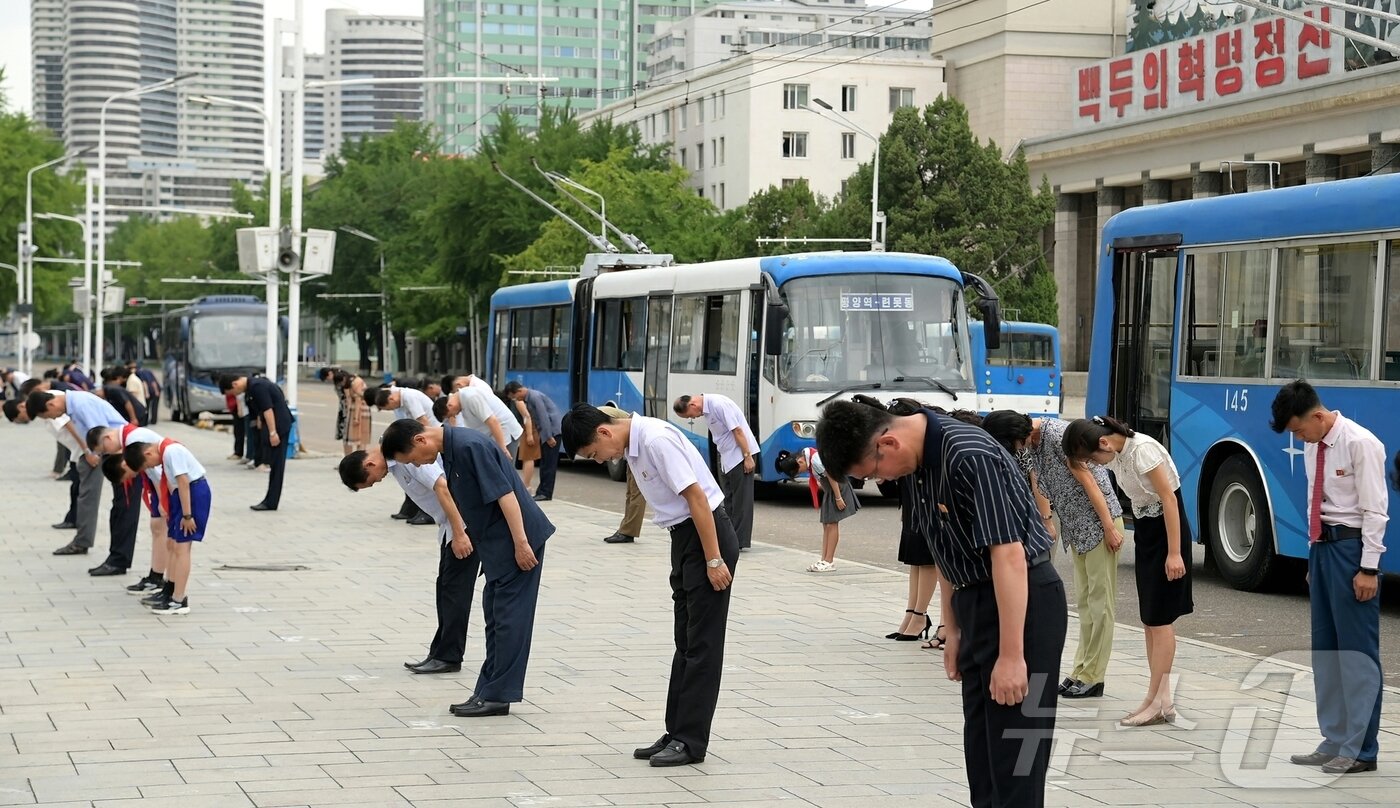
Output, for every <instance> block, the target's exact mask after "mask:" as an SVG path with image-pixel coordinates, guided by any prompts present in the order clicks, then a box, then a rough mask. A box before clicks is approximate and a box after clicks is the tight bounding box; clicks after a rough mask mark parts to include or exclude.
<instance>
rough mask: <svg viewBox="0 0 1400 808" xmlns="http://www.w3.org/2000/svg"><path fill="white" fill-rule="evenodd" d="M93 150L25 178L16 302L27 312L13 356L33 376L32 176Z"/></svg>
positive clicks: (57, 161)
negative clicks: (30, 347)
mask: <svg viewBox="0 0 1400 808" xmlns="http://www.w3.org/2000/svg"><path fill="white" fill-rule="evenodd" d="M90 151H92V147H91V146H88V147H87V148H85V149H80V150H78V151H76V152H68V153H67V154H64V155H63V156H62V157H56V158H54V159H52V160H50V161H48V162H47V163H40V164H39V165H37V166H34V167H33V168H31V169H29V173H28V174H27V175H25V178H24V229H23V232H21V233H20V240H19V266H20V275H21V278H20V286H21V288H20V289H19V291H18V292H17V294H18V297H19V301H20V302H21V303H26V304H28V306H29V310H28V311H27V312H26V313H25V315H24V327H23V328H22V329H21V330H22V331H23V332H24V333H23V334H22V335H21V337H20V340H21V348H20V351H21V352H20V355H19V356H18V357H16V359H17V360H18V361H19V363H20V366H21V367H22V368H24V372H25V373H28V374H30V375H33V372H34V356H33V352H32V351H30V350H29V345H28V343H29V341H30V339H31V338H30V336H29V335H30V334H32V333H34V262H33V261H32V260H30V259H31V258H33V257H34V174H35V173H36V172H39V171H43V170H44V169H46V168H49V167H51V166H56V165H58V164H60V163H66V162H68V161H69V160H74V159H76V158H78V157H82V156H83V155H84V154H87V153H88V152H90Z"/></svg>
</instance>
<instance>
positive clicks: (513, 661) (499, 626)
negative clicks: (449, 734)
mask: <svg viewBox="0 0 1400 808" xmlns="http://www.w3.org/2000/svg"><path fill="white" fill-rule="evenodd" d="M474 546H475V547H476V552H475V553H473V554H472V555H473V556H479V557H480V558H481V565H482V566H483V567H485V568H486V585H485V586H484V587H482V589H481V612H482V617H484V618H485V621H486V656H485V658H483V659H482V660H481V671H480V673H479V674H478V675H477V677H476V695H477V698H479V699H482V700H483V701H504V702H517V701H520V700H522V699H523V698H524V697H525V696H524V693H525V669H526V668H527V667H528V666H529V664H530V642H531V640H533V639H534V635H535V607H536V605H537V604H538V602H539V598H540V575H541V574H542V573H543V571H544V548H545V545H544V543H543V542H541V543H540V544H538V545H536V544H534V543H533V542H532V543H531V545H530V546H531V547H533V548H534V550H535V559H536V560H537V561H539V562H540V563H539V564H537V565H535V568H534V569H532V570H530V571H529V572H525V571H524V570H522V569H520V567H519V566H517V565H516V563H515V545H514V544H513V543H512V542H511V540H510V539H509V537H506V538H504V539H502V538H501V537H499V536H498V537H496V540H494V541H493V540H492V539H490V538H485V537H483V538H482V539H481V540H480V541H478V542H477V543H476V544H475V545H474Z"/></svg>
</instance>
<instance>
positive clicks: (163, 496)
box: [160, 438, 194, 519]
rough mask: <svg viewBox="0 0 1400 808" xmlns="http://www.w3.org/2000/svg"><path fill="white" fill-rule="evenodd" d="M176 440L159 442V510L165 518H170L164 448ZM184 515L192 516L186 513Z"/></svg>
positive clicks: (168, 476) (168, 485)
mask: <svg viewBox="0 0 1400 808" xmlns="http://www.w3.org/2000/svg"><path fill="white" fill-rule="evenodd" d="M176 442H177V441H176V440H175V439H174V438H166V439H164V440H162V441H161V442H160V512H161V515H162V516H164V517H165V518H167V519H169V518H170V475H169V474H166V473H165V449H166V447H167V446H169V445H170V444H172V443H176ZM185 516H191V517H192V516H194V514H192V513H187V514H185Z"/></svg>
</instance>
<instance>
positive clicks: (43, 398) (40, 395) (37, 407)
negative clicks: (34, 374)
mask: <svg viewBox="0 0 1400 808" xmlns="http://www.w3.org/2000/svg"><path fill="white" fill-rule="evenodd" d="M52 398H53V393H50V392H48V391H45V390H35V391H34V392H32V393H30V394H29V397H28V398H26V399H25V400H24V410H25V412H27V413H29V420H31V421H32V420H34V419H35V418H38V417H39V416H41V415H43V414H44V411H45V410H47V409H48V408H49V401H50V400H51V399H52Z"/></svg>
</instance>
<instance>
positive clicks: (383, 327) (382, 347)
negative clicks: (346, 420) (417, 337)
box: [340, 224, 389, 373]
mask: <svg viewBox="0 0 1400 808" xmlns="http://www.w3.org/2000/svg"><path fill="white" fill-rule="evenodd" d="M340 229H341V230H343V231H345V232H346V233H349V234H350V235H352V236H358V237H359V238H362V239H365V240H366V241H373V242H374V243H375V244H376V245H378V247H377V249H378V251H379V372H380V373H387V372H388V371H389V300H388V297H387V296H386V295H385V293H384V286H385V280H384V242H383V241H381V240H380V239H377V238H375V237H374V236H371V235H370V234H369V233H366V232H365V231H363V230H360V229H358V228H355V227H351V226H350V225H348V224H343V225H341V226H340Z"/></svg>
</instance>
